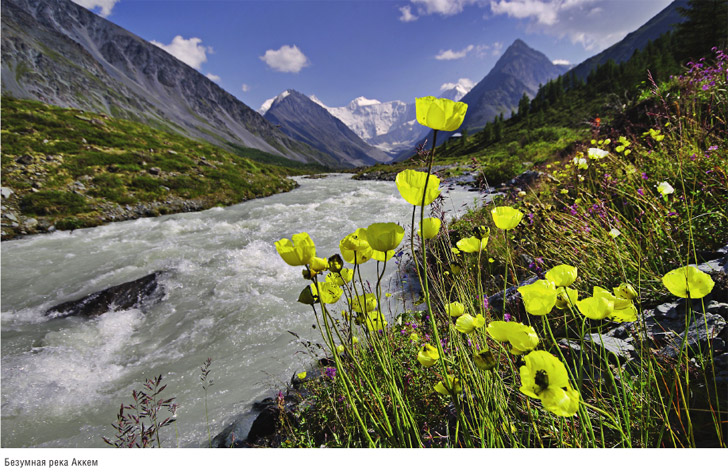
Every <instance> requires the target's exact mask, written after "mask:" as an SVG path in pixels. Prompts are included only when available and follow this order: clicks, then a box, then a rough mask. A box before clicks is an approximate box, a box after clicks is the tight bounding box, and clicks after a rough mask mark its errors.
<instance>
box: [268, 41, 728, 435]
mask: <svg viewBox="0 0 728 476" xmlns="http://www.w3.org/2000/svg"><path fill="white" fill-rule="evenodd" d="M726 72H728V56H726V55H725V54H724V53H723V52H722V51H719V50H717V49H714V57H713V59H712V60H711V61H709V62H704V61H701V62H698V63H692V64H691V65H690V69H689V71H687V72H686V73H685V74H684V75H682V76H680V77H674V78H671V79H670V80H668V81H665V82H664V83H661V84H659V85H657V84H654V85H652V87H650V88H649V89H647V90H646V91H645V92H644V101H645V102H647V106H646V107H648V110H647V111H646V112H647V113H648V114H649V116H648V117H649V118H650V119H651V121H652V124H651V125H652V127H650V128H648V129H647V130H644V131H631V132H627V131H625V132H623V133H619V132H618V131H615V130H613V129H612V130H609V129H607V130H608V131H609V132H608V133H605V132H604V129H605V127H604V126H605V125H604V124H602V121H601V119H595V120H594V121H593V122H592V124H591V134H592V137H593V138H592V139H590V140H589V141H587V142H586V143H584V144H578V145H575V146H574V147H572V149H571V152H570V156H569V157H568V158H567V159H566V160H560V161H559V160H556V161H551V162H550V163H548V164H544V170H545V171H547V172H548V174H544V176H545V177H546V178H545V179H543V180H540V181H538V182H537V183H536V184H534V185H533V186H532V187H529V188H528V189H527V190H519V191H516V190H514V191H512V193H511V194H510V195H508V196H505V197H503V200H502V202H500V203H496V204H493V205H492V206H489V207H485V208H482V209H479V210H475V211H473V212H472V213H471V214H469V215H468V216H466V217H465V218H464V219H462V220H460V221H459V222H458V223H455V224H452V225H450V226H448V225H447V223H446V221H444V220H441V218H442V217H438V216H431V217H429V218H425V212H426V209H427V205H430V204H433V203H434V204H435V205H436V203H437V202H436V199H437V196H438V194H439V190H438V185H439V178H438V177H436V176H435V175H432V174H430V169H431V167H432V163H433V160H432V159H433V154H434V149H433V150H431V151H430V154H429V156H428V157H427V161H426V166H427V169H428V170H427V171H425V172H418V171H414V170H404V171H402V172H399V173H398V174H397V177H396V183H397V187H398V189H399V191H400V194H401V195H402V197H403V198H404V199H405V200H407V201H408V202H409V203H411V204H412V205H413V214H412V217H411V227H410V233H409V240H406V243H405V245H404V247H403V249H404V250H405V251H404V253H406V254H409V256H410V259H411V262H412V263H413V264H414V270H415V272H416V273H417V278H418V280H419V282H420V284H421V292H422V305H421V306H420V310H418V311H413V310H410V311H407V312H405V313H403V314H400V315H397V316H387V315H386V314H385V311H384V310H385V309H386V308H387V307H388V306H387V304H386V301H387V299H388V298H387V294H386V293H385V292H384V290H382V289H381V288H380V282H379V281H377V283H376V284H373V285H372V284H369V283H367V282H365V281H363V280H361V277H360V275H359V269H360V267H361V266H366V265H370V264H369V263H372V262H376V266H377V270H378V271H381V272H382V273H383V271H384V270H385V269H386V266H387V264H388V262H389V260H390V259H391V258H392V257H394V256H395V255H397V256H400V255H401V254H402V253H403V251H402V249H399V248H398V247H399V246H400V243H401V242H402V241H403V238H404V236H405V230H404V228H402V227H401V226H399V225H398V224H395V223H375V224H371V225H369V226H368V227H366V228H360V229H358V230H356V231H355V232H353V233H351V234H350V235H348V236H346V237H344V238H343V239H342V240H341V243H340V251H341V256H342V257H343V260H344V261H346V262H348V263H350V264H351V265H352V267H351V268H347V267H343V266H342V265H343V261H342V259H341V258H340V257H339V255H335V256H333V257H330V258H328V260H326V259H324V258H320V257H317V256H316V248H315V245H314V242H313V240H312V239H311V238H310V237H309V236H308V235H307V234H306V233H301V234H298V235H294V236H293V241H290V240H288V239H283V240H281V241H279V242H277V243H276V247H277V248H278V251H279V253H280V254H281V256H282V258H283V259H284V260H285V261H286V262H287V263H288V264H290V265H296V266H304V271H303V277H304V278H306V279H310V280H311V281H312V284H311V285H310V286H307V287H305V288H304V290H303V292H302V293H301V297H300V298H299V301H300V302H302V303H304V304H309V305H311V306H312V311H313V315H314V318H315V321H316V324H317V327H318V328H319V329H320V330H321V333H322V339H323V342H324V343H325V347H326V350H327V353H326V354H327V357H328V359H329V360H330V362H331V363H330V371H328V372H327V373H326V374H325V376H324V377H322V378H319V379H315V380H312V381H310V382H309V383H307V385H308V386H309V388H308V389H307V390H308V391H310V392H312V393H313V397H308V398H307V401H308V402H309V403H310V402H311V401H315V406H310V405H302V406H301V408H299V409H298V410H296V412H291V411H289V412H288V413H286V412H283V411H282V412H281V419H282V421H281V425H282V427H283V428H284V430H283V432H282V435H281V436H280V438H281V439H279V440H278V443H279V444H282V445H283V446H313V447H318V446H320V445H327V446H386V447H402V446H404V447H410V446H416V447H419V446H444V447H453V446H468V447H470V446H475V447H542V446H545V447H614V446H618V447H661V446H698V445H705V444H708V445H711V446H713V445H715V446H725V434H724V432H725V429H726V422H727V421H728V416H727V415H728V413H727V412H726V410H727V409H726V404H728V399H726V396H725V391H726V390H725V384H723V386H721V385H720V384H719V383H718V382H717V380H716V378H715V376H716V369H715V363H714V359H713V357H714V352H715V351H714V349H713V348H712V347H711V346H710V345H708V346H706V347H705V348H701V349H699V351H698V352H697V354H695V355H692V353H691V354H689V353H688V345H687V343H686V341H685V340H683V342H682V345H681V346H680V349H679V350H678V352H677V356H676V357H675V358H674V359H672V360H669V361H668V360H665V359H664V358H662V357H660V356H659V355H658V354H656V353H654V352H652V351H651V350H650V345H649V342H648V341H647V335H646V334H644V333H642V332H641V331H639V332H638V333H637V335H636V338H637V339H638V341H640V340H641V344H642V345H640V346H639V352H640V358H639V359H638V364H636V365H635V364H632V365H630V366H622V365H620V364H619V363H618V362H615V361H614V360H610V358H609V356H608V352H607V351H606V350H605V348H604V347H601V351H597V352H591V351H587V350H585V349H586V347H587V346H586V345H585V344H586V342H587V341H586V339H587V338H588V337H589V336H590V335H592V334H593V333H597V334H598V335H601V334H602V331H604V330H606V329H609V328H610V327H615V326H616V325H618V324H619V323H624V322H634V323H636V324H637V325H636V329H640V324H639V323H640V320H641V319H642V316H643V312H642V311H643V310H644V309H646V306H648V305H650V304H651V303H657V302H661V301H664V300H665V299H667V298H668V296H670V295H672V296H677V297H680V298H686V299H687V300H701V299H702V298H704V297H705V296H706V295H708V294H709V293H710V292H711V291H712V290H713V288H714V287H715V286H716V281H715V280H714V279H713V278H712V277H711V276H710V275H708V274H706V273H704V272H702V271H700V270H698V269H697V267H695V266H694V264H695V263H698V262H699V256H698V255H699V253H700V252H701V251H702V250H711V249H717V247H720V246H722V245H725V244H726V243H725V240H726V237H727V236H728V214H727V211H726V208H725V204H726V203H728V176H727V175H726V169H725V165H726V163H727V161H726V146H727V145H728V144H727V143H726V137H727V136H726V134H725V128H726V120H727V119H728V101H727V99H726V94H725V91H726V86H727V85H728V84H727V81H726ZM462 106H465V105H464V104H461V103H457V104H450V103H449V102H448V101H447V100H435V99H434V98H420V99H418V100H417V116H418V121H419V122H421V123H422V124H423V125H426V126H428V127H432V128H433V129H435V131H437V130H453V129H456V128H457V126H458V125H459V124H460V122H462V116H463V115H464V113H465V111H464V109H465V107H462ZM642 107H645V104H642ZM458 118H459V121H460V122H458V121H457V119H458ZM449 120H454V121H455V122H454V123H449V122H448V121H449ZM435 142H436V132H435V138H433V143H435ZM436 210H437V207H436V206H434V207H432V206H431V207H430V211H431V213H434V214H435V215H436ZM408 221H409V220H408ZM524 258H525V259H524ZM379 275H381V273H379ZM529 277H533V278H532V279H531V280H529V281H528V282H529V283H530V284H525V283H524V281H525V280H526V279H527V278H529ZM722 281H725V275H723V277H722ZM519 283H524V284H520V285H519ZM509 286H517V287H518V292H519V294H520V300H519V301H520V304H521V305H516V306H514V305H512V303H510V304H509V305H508V307H506V304H505V302H506V300H503V303H504V304H502V305H501V306H502V307H501V306H498V307H497V308H494V307H493V306H492V305H491V300H489V299H488V297H487V296H489V295H493V294H495V293H498V292H499V291H505V290H506V288H508V287H509ZM720 286H723V287H724V286H725V283H724V282H723V283H722V284H720ZM504 294H505V293H504ZM342 296H343V297H342ZM340 302H341V303H343V304H341V303H340ZM337 306H338V307H337ZM339 307H340V308H343V309H338V308H339ZM684 318H685V321H686V323H688V322H693V320H694V319H695V314H693V312H692V311H691V308H690V307H689V306H688V307H687V308H686V311H685V316H684ZM698 324H699V325H702V324H700V323H698ZM565 336H566V337H569V336H570V337H572V338H575V339H576V340H577V341H578V342H579V345H578V346H577V347H576V349H577V350H576V351H574V350H573V349H569V348H568V347H567V346H565V345H564V344H563V341H561V339H562V338H564V337H565ZM691 352H692V351H691ZM301 377H305V375H299V378H301ZM696 387H702V388H704V389H705V392H706V393H707V396H708V400H709V402H710V403H709V405H708V408H707V409H696V408H694V407H693V406H692V405H691V403H690V402H691V397H690V395H691V394H692V392H693V391H694V389H695V388H696ZM702 412H705V413H706V414H707V421H708V424H707V427H708V428H707V429H706V428H705V427H704V426H703V427H701V428H698V425H697V424H696V423H695V422H697V421H699V420H700V421H702V422H703V425H705V421H706V415H703V414H700V413H702ZM294 423H295V424H294ZM706 432H707V434H709V436H706ZM698 433H699V436H697V435H698ZM706 442H707V443H706Z"/></svg>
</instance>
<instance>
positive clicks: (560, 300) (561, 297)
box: [556, 287, 579, 309]
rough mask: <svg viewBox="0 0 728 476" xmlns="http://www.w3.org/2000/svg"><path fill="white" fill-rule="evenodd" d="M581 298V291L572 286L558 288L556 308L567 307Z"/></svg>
mask: <svg viewBox="0 0 728 476" xmlns="http://www.w3.org/2000/svg"><path fill="white" fill-rule="evenodd" d="M578 300H579V291H577V290H576V289H572V288H565V287H560V288H557V289H556V308H557V309H567V308H568V307H570V306H573V305H574V304H576V301H578Z"/></svg>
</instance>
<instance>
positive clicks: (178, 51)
mask: <svg viewBox="0 0 728 476" xmlns="http://www.w3.org/2000/svg"><path fill="white" fill-rule="evenodd" d="M201 42H202V40H201V39H199V38H190V39H189V40H186V39H184V38H182V37H181V36H180V35H177V36H175V37H174V39H173V40H172V43H170V44H168V45H164V44H162V43H160V42H158V41H152V42H151V43H152V44H153V45H155V46H158V47H160V48H162V49H163V50H164V51H166V52H167V53H169V54H171V55H172V56H174V57H175V58H177V59H178V60H180V61H182V62H183V63H186V64H188V65H190V66H192V67H193V68H195V69H200V66H201V65H202V63H204V62H206V61H207V53H212V52H213V50H212V48H210V47H207V46H202V45H201V44H200V43H201Z"/></svg>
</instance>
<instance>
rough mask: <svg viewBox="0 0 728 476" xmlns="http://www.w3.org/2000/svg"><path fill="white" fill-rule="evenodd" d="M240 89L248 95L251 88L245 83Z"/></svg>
mask: <svg viewBox="0 0 728 476" xmlns="http://www.w3.org/2000/svg"><path fill="white" fill-rule="evenodd" d="M240 89H242V90H243V92H244V93H247V92H248V91H250V86H248V85H247V84H245V83H243V84H242V85H241V86H240Z"/></svg>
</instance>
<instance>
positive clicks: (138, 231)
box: [0, 174, 480, 448]
mask: <svg viewBox="0 0 728 476" xmlns="http://www.w3.org/2000/svg"><path fill="white" fill-rule="evenodd" d="M296 181H297V182H298V183H299V185H300V186H299V187H297V188H295V189H294V190H292V191H290V192H288V193H281V194H276V195H272V196H269V197H266V198H260V199H256V200H251V201H247V202H244V203H240V204H237V205H232V206H229V207H224V208H222V207H213V208H211V209H208V210H204V211H198V212H190V213H180V214H176V215H165V216H159V217H148V218H140V219H137V220H128V221H121V222H114V223H109V224H106V225H105V226H100V227H95V228H83V229H78V230H75V231H73V233H70V232H69V231H56V232H54V233H45V234H36V235H32V236H27V237H25V238H24V239H21V240H10V241H6V242H3V246H2V261H1V263H2V273H1V278H2V287H1V290H2V300H0V305H1V306H2V308H1V310H2V343H3V356H2V373H3V374H2V380H3V385H2V389H1V390H2V397H3V412H2V438H3V445H4V446H6V447H64V448H70V447H104V446H105V444H104V443H103V441H102V440H101V437H102V436H107V437H110V436H111V435H112V434H113V429H112V428H111V423H112V422H114V421H115V415H116V413H117V412H118V410H119V405H120V404H121V403H122V402H124V403H130V402H131V392H132V390H133V389H140V387H141V384H142V383H143V382H144V381H145V380H146V379H147V378H151V377H154V376H157V375H162V376H163V378H164V380H163V384H167V389H166V390H165V392H164V395H166V396H168V397H170V398H171V397H174V398H175V401H176V402H177V403H178V404H179V408H178V410H177V415H178V420H177V426H178V430H179V435H180V439H179V441H177V440H176V437H175V430H174V428H166V429H165V430H169V432H165V433H164V434H163V435H162V438H163V440H162V441H163V444H164V446H165V447H169V446H180V447H199V446H205V442H206V441H207V428H206V418H205V393H204V391H203V389H202V388H201V387H200V366H201V365H202V364H203V363H204V362H205V360H206V359H207V358H208V357H209V358H211V359H212V364H211V367H210V369H211V374H210V377H211V379H212V380H213V381H214V385H213V386H211V387H210V389H209V391H208V394H207V404H208V410H209V417H210V419H209V421H210V427H211V431H212V432H213V436H214V434H215V433H216V432H218V431H220V430H222V429H223V428H224V426H225V425H226V424H227V423H228V419H229V418H230V417H231V415H237V414H239V413H242V412H245V411H247V409H248V408H249V407H250V405H251V403H252V402H255V401H258V400H261V399H263V398H265V397H266V396H267V395H269V394H270V392H271V391H273V390H274V389H277V388H282V387H284V386H285V384H286V382H288V380H289V378H290V376H291V375H292V374H294V373H297V372H300V371H302V370H303V369H304V368H305V366H306V365H308V363H309V362H310V358H309V356H308V354H306V353H305V351H302V347H301V343H300V341H299V339H297V338H295V337H293V335H292V334H290V333H289V331H290V332H293V333H295V334H296V335H298V336H300V339H302V340H307V341H311V342H316V341H317V340H318V339H320V335H319V332H318V330H317V329H314V328H312V325H313V324H315V322H314V321H313V318H312V316H311V315H310V308H308V307H307V306H303V305H301V304H299V303H297V302H296V299H297V297H298V295H299V294H300V291H301V288H302V287H303V286H305V281H304V280H303V279H302V278H301V273H300V270H298V269H294V268H292V267H290V266H288V265H286V264H285V262H283V260H281V259H280V257H279V255H278V253H277V252H276V249H275V246H274V245H273V243H274V242H275V241H277V240H279V239H281V238H284V237H289V238H290V237H291V235H292V234H294V233H300V232H302V231H306V232H308V233H309V234H310V235H311V237H312V238H313V240H314V241H315V243H316V247H317V253H318V254H320V255H321V256H330V255H332V254H334V253H338V252H339V247H338V244H339V240H341V239H342V238H343V236H345V235H346V234H348V233H350V232H352V231H354V230H356V228H358V227H361V226H368V225H369V224H371V223H374V222H378V221H398V220H400V219H401V218H402V217H403V216H407V215H408V213H411V209H410V207H409V205H408V204H406V203H404V202H403V201H402V200H401V199H399V198H398V197H397V190H396V187H395V185H394V183H392V182H367V183H363V182H357V181H354V180H351V179H350V175H346V174H344V175H339V174H332V175H329V176H328V177H326V178H324V179H308V178H303V177H298V178H297V179H296ZM445 192H446V200H445V201H444V202H443V206H444V207H446V209H447V214H448V216H456V215H459V214H462V213H464V211H465V209H466V208H467V206H469V205H470V206H472V204H473V202H474V200H478V201H480V195H479V194H476V193H473V192H467V191H466V190H463V189H462V188H461V187H457V188H455V189H454V190H452V191H447V190H445ZM158 271H159V272H161V274H159V275H158V276H159V277H158V280H157V281H158V285H159V287H160V289H163V290H164V294H163V297H162V298H161V299H159V300H158V301H154V303H153V304H152V305H149V306H142V307H140V308H129V309H117V310H113V311H108V312H105V313H103V314H101V315H99V316H97V317H95V318H92V319H87V318H83V317H81V316H68V317H65V318H60V319H54V318H53V317H52V316H49V315H46V313H47V311H48V310H49V309H51V308H53V307H54V306H58V305H60V304H62V303H65V302H69V301H76V300H78V299H81V298H83V297H84V296H89V295H93V294H94V293H97V292H99V291H102V290H104V289H107V288H111V287H113V286H118V285H119V284H121V283H126V282H131V281H135V280H137V279H139V278H141V277H143V276H147V275H149V274H151V273H155V272H158ZM362 274H363V276H364V277H365V278H366V279H372V278H373V277H374V274H375V272H374V270H371V269H368V270H363V271H362ZM385 281H386V283H387V286H388V287H389V286H390V285H391V286H392V289H393V294H394V296H393V297H392V299H391V302H392V306H393V308H394V306H395V304H396V301H397V299H398V298H397V294H396V291H394V289H395V283H396V281H397V267H396V266H392V267H390V268H389V270H388V273H387V276H386V279H385Z"/></svg>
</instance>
